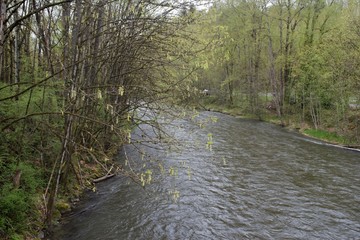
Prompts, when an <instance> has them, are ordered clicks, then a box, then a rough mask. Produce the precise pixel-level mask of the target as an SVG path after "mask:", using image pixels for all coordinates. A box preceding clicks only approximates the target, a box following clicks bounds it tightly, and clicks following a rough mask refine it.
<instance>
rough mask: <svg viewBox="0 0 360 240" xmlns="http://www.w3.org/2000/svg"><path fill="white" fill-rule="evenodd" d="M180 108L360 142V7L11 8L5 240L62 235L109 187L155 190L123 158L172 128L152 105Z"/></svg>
mask: <svg viewBox="0 0 360 240" xmlns="http://www.w3.org/2000/svg"><path fill="white" fill-rule="evenodd" d="M205 90H206V91H205ZM175 107H179V108H180V109H191V110H189V111H196V110H194V109H198V110H204V109H212V110H218V111H223V112H229V113H232V114H240V115H243V116H246V117H255V118H258V119H261V120H269V121H275V122H277V123H279V124H281V125H284V126H285V125H286V126H291V127H294V128H300V129H301V130H303V131H304V132H305V133H309V134H310V133H314V134H315V135H316V134H320V135H325V138H327V140H331V141H335V142H337V143H340V144H344V145H348V146H356V145H359V144H360V2H359V1H357V0H222V1H212V2H205V1H186V0H183V1H171V0H168V1H166V0H164V1H162V0H96V1H95V0H94V1H92V0H63V1H60V0H57V1H56V0H43V1H35V0H0V128H1V135H0V213H1V214H0V238H1V239H36V238H37V237H38V236H39V235H38V233H39V232H45V233H46V232H47V231H50V230H51V227H52V225H53V224H54V222H56V221H57V219H59V218H60V217H61V214H62V213H63V212H66V211H68V210H70V208H71V202H72V201H75V200H76V199H78V198H79V197H80V196H81V193H82V191H83V190H84V189H90V190H93V191H96V185H95V183H96V182H97V180H99V179H100V180H101V179H102V178H104V179H105V178H107V177H109V176H112V175H113V174H118V173H119V174H125V175H128V176H129V177H130V178H132V179H133V180H134V181H138V182H140V183H142V184H144V182H143V181H145V180H144V179H143V177H142V176H143V175H142V174H140V173H137V172H126V171H124V170H123V168H122V166H120V165H119V164H117V163H116V161H114V159H115V156H116V155H117V153H118V151H119V149H120V148H121V146H123V145H124V144H132V143H133V141H132V135H131V133H132V130H133V129H134V128H135V127H136V126H139V125H140V124H143V123H146V124H149V125H152V126H154V128H157V129H158V130H159V131H162V129H161V127H160V125H159V124H158V123H157V122H156V120H148V119H144V118H142V117H141V116H139V114H138V110H139V109H144V108H145V109H148V110H150V111H152V112H154V113H155V114H162V113H168V114H172V115H176V114H174V111H172V110H171V109H174V108H175ZM181 111H182V110H180V111H178V112H181ZM179 115H184V116H185V115H186V112H185V110H184V114H182V113H181V114H179ZM100 180H99V181H100ZM74 199H75V200H74Z"/></svg>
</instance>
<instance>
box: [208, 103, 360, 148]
mask: <svg viewBox="0 0 360 240" xmlns="http://www.w3.org/2000/svg"><path fill="white" fill-rule="evenodd" d="M203 107H204V109H206V110H209V111H213V112H220V113H224V114H228V115H231V116H234V117H238V118H248V119H256V120H260V121H264V122H269V123H272V124H276V125H279V126H282V127H285V128H287V129H290V130H296V131H298V132H299V133H300V134H302V135H304V136H307V137H310V138H313V139H316V140H320V141H323V142H324V143H326V144H328V145H332V146H334V147H338V148H343V149H347V150H354V151H360V145H358V144H356V143H351V142H349V141H348V140H347V139H346V138H345V137H344V136H341V135H338V134H337V133H336V132H334V130H333V129H331V128H329V129H315V128H313V127H311V124H310V123H307V122H299V121H297V119H296V117H294V116H287V117H284V118H283V119H280V118H279V117H278V116H277V115H276V114H275V112H273V111H269V110H264V111H263V113H262V114H261V115H258V116H256V115H252V114H244V113H243V110H242V109H241V108H239V107H230V106H222V105H217V104H205V105H203Z"/></svg>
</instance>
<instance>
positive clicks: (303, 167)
mask: <svg viewBox="0 0 360 240" xmlns="http://www.w3.org/2000/svg"><path fill="white" fill-rule="evenodd" d="M215 117H216V118H217V119H218V120H217V122H214V121H208V124H207V125H206V127H203V128H199V127H196V126H194V125H192V124H189V122H188V121H185V120H182V121H180V120H177V122H176V124H175V126H173V127H172V128H171V129H170V130H171V131H172V132H173V133H174V134H175V137H176V138H177V139H178V140H179V144H178V145H179V148H176V149H174V148H170V149H168V148H165V147H161V146H159V147H158V149H156V148H153V147H154V146H155V145H156V144H153V145H152V148H148V147H144V146H143V147H137V148H138V149H140V152H141V153H138V151H137V150H135V147H132V146H127V147H126V148H125V149H124V151H123V152H122V157H121V159H124V158H125V157H128V158H129V159H130V158H132V159H133V160H128V162H127V164H130V165H128V167H129V168H130V166H132V165H131V164H133V167H134V168H135V164H136V163H138V164H139V162H141V165H142V167H143V168H144V171H145V169H147V168H148V169H150V168H151V169H152V172H153V179H152V183H151V184H150V185H146V186H145V187H142V186H141V185H139V184H135V183H134V182H133V181H131V180H129V178H127V177H121V176H117V177H115V178H113V179H110V180H108V181H106V182H103V183H100V184H98V185H97V189H98V190H97V192H96V193H94V194H90V195H89V196H88V199H87V200H86V201H84V202H83V203H82V204H81V205H80V206H78V208H77V209H76V210H75V211H74V212H73V213H72V214H71V215H70V216H68V217H67V218H65V220H64V223H63V224H62V225H61V227H59V228H58V229H57V230H56V232H55V235H54V239H59V240H60V239H69V240H72V239H74V240H75V239H76V240H85V239H86V240H88V239H94V240H96V239H99V240H106V239H109V240H110V239H204V240H205V239H206V240H209V239H360V153H358V152H353V151H347V150H342V149H338V148H334V147H330V146H326V145H323V144H321V143H320V142H317V141H313V140H311V139H309V138H306V137H303V136H301V135H299V134H297V133H296V132H291V131H288V130H286V129H283V128H281V127H278V126H275V125H272V124H268V123H264V122H259V121H254V120H244V119H238V118H234V117H231V116H227V115H223V114H219V113H212V112H203V113H201V114H200V116H198V117H197V120H198V121H205V120H206V119H209V118H211V119H212V120H215ZM209 134H211V135H209ZM211 138H212V139H211ZM209 140H212V142H213V145H212V151H210V149H209V148H206V147H205V145H206V143H207V142H208V141H209ZM150 145H151V144H150ZM135 146H136V145H135ZM124 152H126V155H124V154H125V153H124ZM141 159H142V160H141ZM156 169H159V171H158V172H157V170H156ZM161 169H163V173H161V171H160V170H161ZM170 173H171V174H170ZM169 175H173V176H169Z"/></svg>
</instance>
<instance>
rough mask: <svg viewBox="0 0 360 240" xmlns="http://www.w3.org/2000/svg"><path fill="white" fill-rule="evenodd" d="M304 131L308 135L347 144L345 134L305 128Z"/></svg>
mask: <svg viewBox="0 0 360 240" xmlns="http://www.w3.org/2000/svg"><path fill="white" fill-rule="evenodd" d="M304 133H305V134H307V135H308V136H311V137H314V138H318V139H321V140H324V141H327V142H331V143H340V144H345V143H346V142H347V141H346V138H344V137H343V136H339V135H338V134H336V133H332V132H328V131H325V130H319V129H318V130H316V129H305V130H304Z"/></svg>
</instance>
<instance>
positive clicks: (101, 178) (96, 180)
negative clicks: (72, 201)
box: [92, 174, 115, 183]
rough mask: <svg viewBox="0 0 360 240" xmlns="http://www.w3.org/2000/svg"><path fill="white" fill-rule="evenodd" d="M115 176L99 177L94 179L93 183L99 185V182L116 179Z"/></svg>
mask: <svg viewBox="0 0 360 240" xmlns="http://www.w3.org/2000/svg"><path fill="white" fill-rule="evenodd" d="M114 176H115V174H107V175H105V176H102V177H99V178H96V179H94V180H93V181H92V182H93V183H99V182H102V181H104V180H106V179H109V178H112V177H114Z"/></svg>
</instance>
